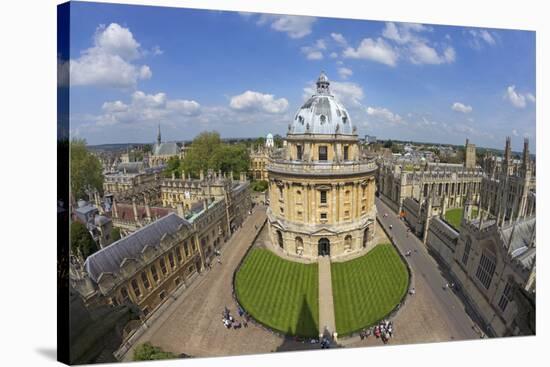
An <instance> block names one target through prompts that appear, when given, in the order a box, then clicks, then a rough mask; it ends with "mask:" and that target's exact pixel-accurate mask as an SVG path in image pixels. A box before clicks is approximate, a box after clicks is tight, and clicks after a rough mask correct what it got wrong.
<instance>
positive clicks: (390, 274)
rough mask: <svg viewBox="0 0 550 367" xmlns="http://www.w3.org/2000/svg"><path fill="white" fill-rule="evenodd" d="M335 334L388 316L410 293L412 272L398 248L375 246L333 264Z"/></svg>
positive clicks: (342, 333)
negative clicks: (362, 253)
mask: <svg viewBox="0 0 550 367" xmlns="http://www.w3.org/2000/svg"><path fill="white" fill-rule="evenodd" d="M331 273H332V292H333V297H334V314H335V318H336V331H337V332H338V334H339V335H347V334H350V333H352V332H355V331H357V330H360V329H362V328H364V327H367V326H370V325H372V324H374V323H376V322H377V321H379V320H381V319H383V318H384V317H386V316H387V315H388V314H389V313H390V312H391V311H392V310H393V309H394V308H395V306H397V304H398V303H399V302H400V301H401V300H402V299H403V296H404V295H405V293H406V292H407V286H408V282H409V273H408V272H407V268H406V266H405V264H404V263H403V261H402V260H401V258H400V257H399V254H398V253H397V251H396V250H395V248H394V247H393V246H392V245H390V244H382V245H378V246H376V247H375V248H374V249H373V250H372V251H370V252H369V253H367V254H366V255H364V256H362V257H360V258H357V259H354V260H350V261H346V262H343V263H332V265H331Z"/></svg>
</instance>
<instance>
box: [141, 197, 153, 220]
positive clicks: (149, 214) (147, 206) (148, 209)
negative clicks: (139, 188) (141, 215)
mask: <svg viewBox="0 0 550 367" xmlns="http://www.w3.org/2000/svg"><path fill="white" fill-rule="evenodd" d="M143 200H144V201H145V215H146V216H147V219H148V220H151V208H150V207H149V198H148V197H147V195H143Z"/></svg>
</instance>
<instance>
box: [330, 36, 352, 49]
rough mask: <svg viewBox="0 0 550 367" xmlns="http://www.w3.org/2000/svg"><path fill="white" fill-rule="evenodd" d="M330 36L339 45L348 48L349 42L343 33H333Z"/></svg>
mask: <svg viewBox="0 0 550 367" xmlns="http://www.w3.org/2000/svg"><path fill="white" fill-rule="evenodd" d="M330 36H331V37H332V39H333V40H334V41H336V43H338V44H339V45H341V46H347V45H348V42H347V41H346V39H345V38H344V36H343V35H342V34H341V33H331V34H330Z"/></svg>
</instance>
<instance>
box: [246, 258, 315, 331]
mask: <svg viewBox="0 0 550 367" xmlns="http://www.w3.org/2000/svg"><path fill="white" fill-rule="evenodd" d="M318 282H319V275H318V267H317V264H316V263H315V264H301V263H296V262H291V261H287V260H284V259H282V258H280V257H278V256H276V255H275V254H273V253H272V252H271V251H269V250H266V249H260V248H255V249H252V250H251V251H250V253H249V254H248V256H247V257H246V259H245V260H244V262H243V264H242V266H241V268H240V269H239V271H238V273H237V275H236V279H235V292H236V294H237V298H238V299H239V302H240V303H241V305H242V307H243V308H244V309H245V310H246V311H247V312H248V313H249V314H250V315H252V317H254V319H256V320H257V321H259V322H261V323H262V324H264V325H266V326H269V327H270V328H272V329H275V330H278V331H281V332H283V333H285V334H287V335H299V336H308V337H314V336H317V335H318V334H319V332H318V324H319V302H318V298H319V287H318Z"/></svg>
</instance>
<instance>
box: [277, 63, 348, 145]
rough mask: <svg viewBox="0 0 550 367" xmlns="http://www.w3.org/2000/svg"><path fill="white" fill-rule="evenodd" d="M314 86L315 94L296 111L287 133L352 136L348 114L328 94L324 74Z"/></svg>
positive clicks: (322, 73)
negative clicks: (315, 86)
mask: <svg viewBox="0 0 550 367" xmlns="http://www.w3.org/2000/svg"><path fill="white" fill-rule="evenodd" d="M316 85H317V91H316V92H317V93H315V94H314V95H313V96H311V98H309V99H308V100H307V101H306V102H305V103H304V104H303V105H302V107H300V108H299V109H298V111H296V114H295V115H294V119H293V120H292V123H291V124H290V125H289V131H288V133H289V134H336V133H338V134H344V135H354V134H355V130H354V128H353V125H352V123H351V119H350V116H349V113H348V111H347V110H346V108H345V107H344V106H343V105H342V104H341V103H340V102H339V101H337V100H336V99H335V98H334V96H333V95H332V94H331V93H330V88H329V87H330V82H329V80H328V77H327V76H326V74H325V73H324V72H321V75H319V78H318V79H317V82H316Z"/></svg>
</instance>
